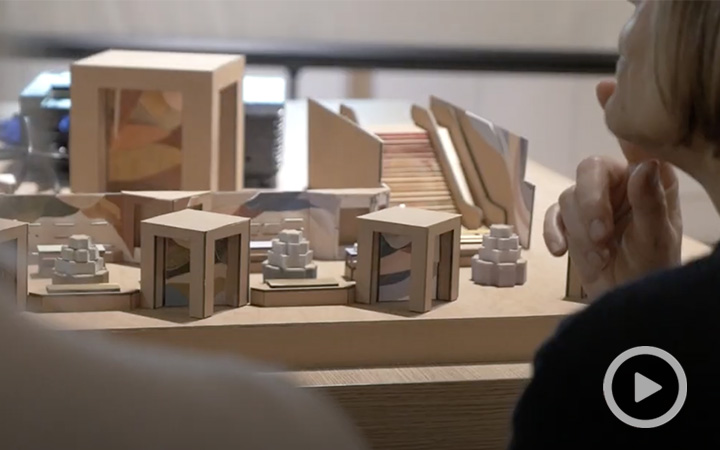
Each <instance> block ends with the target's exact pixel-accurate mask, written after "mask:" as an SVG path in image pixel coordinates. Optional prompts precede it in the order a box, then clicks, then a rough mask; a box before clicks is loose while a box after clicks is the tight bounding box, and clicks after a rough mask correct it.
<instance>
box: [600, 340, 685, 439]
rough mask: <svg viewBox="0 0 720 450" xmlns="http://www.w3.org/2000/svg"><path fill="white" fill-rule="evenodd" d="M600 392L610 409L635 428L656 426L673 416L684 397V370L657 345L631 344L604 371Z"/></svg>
mask: <svg viewBox="0 0 720 450" xmlns="http://www.w3.org/2000/svg"><path fill="white" fill-rule="evenodd" d="M603 394H604V396H605V401H606V403H607V405H608V407H609V408H610V411H611V412H612V413H613V414H614V415H615V417H617V418H618V419H620V420H621V421H622V422H624V423H626V424H627V425H630V426H632V427H635V428H656V427H659V426H661V425H664V424H665V423H667V422H669V421H670V420H672V419H673V417H675V416H676V415H677V414H678V413H679V412H680V410H681V409H682V407H683V404H684V403H685V399H686V398H687V379H686V377H685V372H684V370H683V368H682V366H681V365H680V363H679V362H678V360H677V359H675V358H674V357H673V356H672V355H671V354H669V353H668V352H666V351H664V350H662V349H659V348H657V347H635V348H631V349H630V350H626V351H624V352H623V353H621V354H620V355H619V356H618V357H616V358H615V359H614V360H613V362H612V363H611V364H610V366H609V367H608V369H607V372H606V373H605V378H604V380H603Z"/></svg>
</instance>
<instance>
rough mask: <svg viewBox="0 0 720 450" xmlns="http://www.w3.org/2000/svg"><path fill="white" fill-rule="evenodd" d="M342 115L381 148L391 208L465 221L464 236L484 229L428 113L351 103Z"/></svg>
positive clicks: (343, 107) (393, 104) (399, 105)
mask: <svg viewBox="0 0 720 450" xmlns="http://www.w3.org/2000/svg"><path fill="white" fill-rule="evenodd" d="M340 114H341V115H343V116H345V117H346V118H348V119H349V120H352V121H353V122H355V123H357V124H358V125H359V126H360V127H362V128H363V129H366V130H368V131H369V132H371V133H373V134H374V135H375V136H377V137H378V138H379V139H380V141H381V142H382V144H383V145H382V148H383V149H382V175H381V179H382V182H383V184H385V185H387V186H388V187H389V188H390V205H391V206H398V205H405V206H408V207H414V208H422V209H427V210H431V211H443V212H450V213H455V214H460V215H461V216H462V223H463V227H464V228H465V230H464V235H465V234H466V233H465V231H467V230H475V229H478V228H480V227H482V226H483V220H482V211H481V210H480V208H478V207H477V206H475V205H474V204H473V200H472V196H471V193H470V191H469V189H468V187H467V181H466V180H465V178H464V177H465V175H464V173H463V172H462V169H461V168H460V164H459V161H458V159H457V157H456V156H455V154H454V149H453V148H452V147H451V146H448V145H447V143H445V144H443V139H442V137H441V134H440V132H439V129H438V126H437V123H436V122H435V120H434V118H433V117H432V115H431V114H430V112H429V111H428V110H426V109H424V108H421V107H419V106H412V105H410V104H408V103H407V102H397V101H367V100H366V101H349V102H347V103H345V104H343V105H341V107H340Z"/></svg>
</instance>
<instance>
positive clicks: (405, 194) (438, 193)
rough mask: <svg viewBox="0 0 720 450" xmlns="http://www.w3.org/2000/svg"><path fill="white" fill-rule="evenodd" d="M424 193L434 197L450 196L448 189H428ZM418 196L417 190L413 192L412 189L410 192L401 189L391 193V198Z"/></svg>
mask: <svg viewBox="0 0 720 450" xmlns="http://www.w3.org/2000/svg"><path fill="white" fill-rule="evenodd" d="M422 195H423V196H427V197H431V198H434V197H443V198H450V192H449V191H447V190H437V191H431V190H426V191H423V193H422ZM417 196H418V194H417V192H412V191H410V192H404V191H399V192H392V193H391V194H390V198H391V199H401V198H414V197H417Z"/></svg>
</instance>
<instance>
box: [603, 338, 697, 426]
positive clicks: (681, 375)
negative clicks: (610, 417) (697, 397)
mask: <svg viewBox="0 0 720 450" xmlns="http://www.w3.org/2000/svg"><path fill="white" fill-rule="evenodd" d="M641 355H649V356H655V357H657V358H660V359H662V360H663V361H665V362H666V363H667V364H668V365H669V366H670V367H672V369H673V371H674V372H675V376H676V377H677V379H678V396H677V398H676V399H675V403H674V404H673V405H672V407H671V408H670V409H669V410H668V411H667V412H665V414H663V415H661V416H660V417H656V418H654V419H636V418H635V417H631V416H629V415H628V414H626V413H625V412H624V411H623V410H622V409H620V406H618V404H617V402H616V401H615V397H614V396H613V393H612V382H613V378H615V373H617V371H618V369H619V368H620V366H621V365H622V364H623V363H624V362H625V361H627V360H628V359H630V358H634V357H635V356H641ZM603 395H604V397H605V403H607V405H608V408H610V411H611V412H612V413H613V414H614V415H615V417H617V418H618V419H620V421H622V422H623V423H625V424H626V425H630V426H631V427H634V428H657V427H659V426H661V425H665V424H666V423H668V422H669V421H671V420H672V419H673V418H674V417H675V416H677V415H678V413H679V412H680V410H681V409H682V407H683V405H684V404H685V399H686V398H687V377H686V376H685V371H684V370H683V368H682V366H681V365H680V362H679V361H678V360H677V359H675V357H674V356H673V355H671V354H670V353H668V352H666V351H665V350H662V349H659V348H657V347H650V346H640V347H633V348H631V349H628V350H625V351H624V352H622V353H620V355H618V356H617V357H616V358H615V359H614V360H613V362H611V363H610V366H609V367H608V369H607V372H605V378H604V379H603Z"/></svg>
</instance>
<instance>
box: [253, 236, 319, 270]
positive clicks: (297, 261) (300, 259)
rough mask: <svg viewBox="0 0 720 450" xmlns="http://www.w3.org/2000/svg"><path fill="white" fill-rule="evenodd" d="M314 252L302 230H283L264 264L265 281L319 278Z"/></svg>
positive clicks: (273, 241) (274, 241)
mask: <svg viewBox="0 0 720 450" xmlns="http://www.w3.org/2000/svg"><path fill="white" fill-rule="evenodd" d="M312 261H313V251H312V250H310V244H309V243H308V241H307V239H305V238H304V237H303V232H302V230H287V229H286V230H282V231H281V232H280V233H279V234H278V237H277V238H275V239H273V240H272V248H271V249H270V250H268V257H267V259H266V260H265V261H263V264H262V272H263V281H265V280H273V279H283V278H317V265H315V264H314V263H313V262H312Z"/></svg>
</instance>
